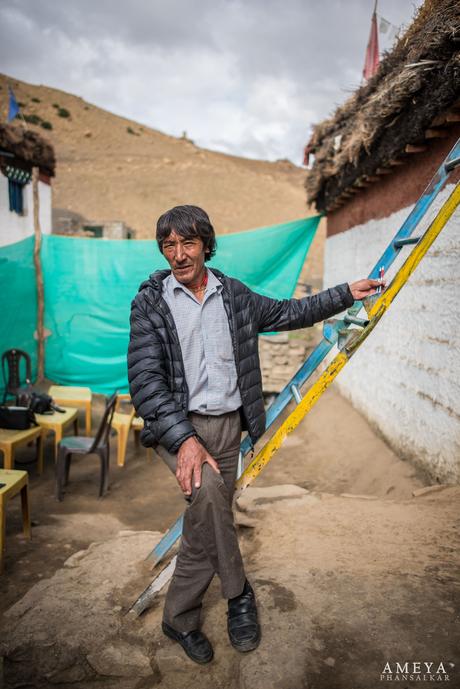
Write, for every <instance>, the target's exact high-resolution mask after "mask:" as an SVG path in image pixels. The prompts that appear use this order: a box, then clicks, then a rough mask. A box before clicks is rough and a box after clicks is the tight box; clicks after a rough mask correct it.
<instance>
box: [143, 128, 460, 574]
mask: <svg viewBox="0 0 460 689" xmlns="http://www.w3.org/2000/svg"><path fill="white" fill-rule="evenodd" d="M459 157H460V139H459V140H458V141H457V142H456V144H455V145H454V146H453V148H452V149H451V151H450V152H449V153H448V155H447V156H446V158H445V159H444V160H443V162H442V164H441V165H440V167H439V168H438V170H437V171H436V173H435V174H434V176H433V178H432V179H431V181H430V182H429V184H428V186H427V187H426V189H425V191H424V192H423V194H422V195H421V196H420V198H419V199H418V200H417V202H416V204H415V206H414V208H413V209H412V211H411V212H410V213H409V215H408V216H407V218H406V220H405V221H404V222H403V224H402V225H401V227H400V229H399V230H398V231H397V232H396V234H395V235H394V237H393V239H392V240H391V242H390V243H389V244H388V246H387V248H386V249H385V251H384V252H383V254H382V255H381V256H380V258H379V259H378V261H377V262H376V264H375V265H374V267H373V268H372V270H371V271H370V273H369V278H373V279H378V277H379V269H380V267H381V266H384V268H385V273H386V272H387V271H388V268H389V267H390V266H391V265H392V263H393V262H394V261H395V259H396V258H397V256H398V255H399V252H400V251H401V249H402V248H404V246H406V245H407V244H413V243H416V242H417V238H412V237H411V235H412V233H413V232H414V230H415V229H416V228H417V227H418V225H419V223H420V221H421V220H422V219H423V217H424V216H425V214H426V213H427V211H428V209H429V208H430V206H431V205H432V203H433V201H434V200H435V198H436V197H437V195H438V194H439V192H440V191H441V190H442V189H443V187H444V186H445V185H446V183H447V181H448V179H449V176H450V174H451V172H452V171H453V170H454V169H455V167H456V165H458V159H459ZM409 238H410V240H409ZM362 307H363V304H362V302H360V301H358V302H355V303H354V304H353V306H352V307H351V308H349V309H348V311H347V314H346V315H345V316H344V318H343V319H342V320H334V321H327V322H326V323H325V324H324V327H323V339H322V340H321V341H320V342H319V344H318V345H317V346H316V347H315V349H314V350H313V351H312V353H311V354H310V355H309V357H308V358H307V360H306V361H305V363H304V364H303V365H302V366H301V368H300V369H299V370H298V371H297V373H296V374H295V375H294V376H293V378H291V380H290V381H289V383H288V384H287V385H286V386H285V387H284V388H283V390H282V391H281V392H280V393H279V394H278V395H277V397H276V399H275V400H274V401H273V403H272V404H271V405H270V407H269V408H268V409H267V414H266V430H267V429H268V428H270V426H271V425H272V424H273V422H274V421H275V420H276V419H277V418H278V416H279V415H280V414H281V412H282V411H283V410H284V409H285V408H286V406H287V405H288V404H289V403H290V402H291V401H292V400H293V399H294V400H295V401H296V402H297V403H298V402H299V399H300V395H301V393H300V390H301V388H302V386H303V385H304V384H305V383H306V382H307V380H308V379H309V378H310V376H311V375H312V374H313V373H314V371H315V370H316V369H317V367H318V366H319V364H320V363H321V362H322V361H323V360H324V358H325V357H326V356H327V354H329V352H330V351H331V349H332V348H333V347H334V345H335V344H337V341H338V339H339V337H340V333H341V332H342V333H343V331H344V330H346V329H347V328H349V326H350V325H351V324H352V323H353V322H354V321H353V320H352V319H353V318H355V317H356V316H357V314H358V313H359V311H360V310H361V308H362ZM364 322H365V321H363V323H364ZM251 450H252V444H251V440H250V438H249V436H246V437H245V438H244V439H243V440H242V442H241V456H242V457H243V458H244V457H245V456H246V455H247V454H248V453H249V452H250V451H251ZM182 523H183V514H182V515H181V516H180V517H179V518H178V519H177V520H176V521H175V522H174V524H173V525H172V526H171V528H170V529H169V530H168V531H167V533H166V534H165V535H164V536H163V538H162V539H161V540H160V541H159V543H158V544H157V545H156V546H155V548H154V549H153V550H152V551H151V552H150V553H149V554H148V556H147V558H146V559H148V560H151V561H152V562H153V564H154V565H156V564H158V563H159V562H161V560H162V559H163V558H164V557H165V555H166V554H167V553H168V552H169V551H170V550H171V548H172V547H173V546H174V544H175V543H176V542H177V540H178V539H179V538H180V536H181V533H182Z"/></svg>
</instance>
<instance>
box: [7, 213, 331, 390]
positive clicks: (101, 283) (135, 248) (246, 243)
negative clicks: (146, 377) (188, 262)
mask: <svg viewBox="0 0 460 689" xmlns="http://www.w3.org/2000/svg"><path fill="white" fill-rule="evenodd" d="M319 220H320V217H319V216H314V217H312V218H307V219H303V220H297V221H293V222H289V223H284V224H282V225H274V226H271V227H266V228H260V229H257V230H250V231H247V232H240V233H235V234H230V235H223V236H219V237H218V243H217V253H216V256H215V257H214V259H213V260H212V262H210V263H209V265H210V266H215V267H216V268H219V270H222V271H223V272H224V273H226V274H228V275H231V276H233V277H236V278H238V279H240V280H242V281H243V282H245V284H247V285H248V286H249V287H251V288H252V289H254V290H256V291H258V292H260V293H261V294H264V295H266V296H270V297H275V298H278V299H283V298H288V297H291V296H292V294H293V291H294V289H295V285H296V283H297V280H298V278H299V274H300V271H301V269H302V266H303V263H304V260H305V257H306V255H307V252H308V249H309V247H310V244H311V242H312V240H313V237H314V235H315V232H316V229H317V227H318V223H319ZM19 249H20V250H19ZM14 251H16V252H17V255H18V264H17V268H18V269H19V266H20V265H23V264H25V263H27V261H28V263H27V265H29V264H30V266H32V251H33V239H32V238H31V239H30V240H26V241H25V242H20V243H18V244H15V245H13V246H10V247H7V249H5V248H2V249H0V259H1V258H3V257H5V256H6V252H9V253H10V254H13V253H14ZM27 256H28V258H27ZM3 265H4V264H3V263H2V262H1V261H0V278H1V282H2V284H5V285H6V281H7V280H8V279H10V278H9V275H10V273H11V269H7V270H6V271H5V273H4V272H3V270H2V266H3ZM8 265H9V263H8V261H7V262H6V263H5V266H8ZM42 265H43V275H44V282H45V327H46V328H47V329H48V330H49V331H51V335H50V336H49V337H48V338H47V339H46V347H45V373H46V376H47V378H49V379H51V380H53V381H55V382H57V383H60V384H64V385H86V386H89V387H91V388H92V390H93V391H94V392H102V393H111V392H113V391H114V390H116V389H118V390H119V391H120V392H121V391H126V390H127V389H128V384H127V373H126V351H127V346H128V339H129V313H130V305H131V300H132V299H133V297H134V296H135V294H136V292H137V289H138V287H139V284H140V283H141V282H142V281H143V280H145V279H146V278H147V277H148V276H149V274H150V273H152V272H153V271H154V270H156V269H158V268H167V267H168V264H167V262H166V260H165V259H164V258H163V256H162V255H161V254H160V252H159V250H158V248H157V244H156V242H155V241H153V240H96V239H81V238H70V237H59V236H54V235H45V236H43V245H42ZM10 268H11V267H10ZM13 272H14V271H13ZM22 272H24V275H23V276H22V278H21V279H20V282H21V286H22V287H21V290H22V291H20V292H18V293H16V290H15V289H13V288H10V286H9V285H7V289H6V293H7V294H6V299H7V301H8V312H9V313H10V318H11V319H12V320H13V321H14V316H13V314H15V313H17V311H18V310H19V309H22V308H23V298H24V290H25V289H26V287H25V283H27V285H28V286H27V289H28V292H29V293H30V296H31V303H30V305H29V306H27V308H26V309H25V310H24V313H21V319H20V324H18V325H20V327H16V323H15V322H12V323H11V331H10V332H9V333H8V339H7V340H6V335H5V333H4V332H3V333H2V335H0V346H1V348H2V351H4V350H5V349H7V348H8V347H10V346H13V345H14V346H16V347H21V348H24V349H27V351H29V352H35V347H36V345H35V343H34V341H33V340H32V335H33V331H34V330H35V314H36V307H35V287H34V276H33V269H31V270H28V271H27V273H26V271H22ZM14 281H16V282H18V279H17V278H14V280H13V282H14ZM19 294H21V295H22V296H21V297H19ZM32 302H33V303H32ZM6 344H8V347H7V346H6Z"/></svg>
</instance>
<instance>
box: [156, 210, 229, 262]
mask: <svg viewBox="0 0 460 689" xmlns="http://www.w3.org/2000/svg"><path fill="white" fill-rule="evenodd" d="M173 230H175V231H176V232H177V234H179V235H180V236H181V237H199V239H201V240H202V242H203V244H204V251H205V259H204V260H205V261H209V259H210V258H212V257H213V256H214V254H215V253H216V248H217V243H216V235H215V232H214V228H213V226H212V225H211V221H210V219H209V216H208V214H207V213H206V211H204V210H203V209H202V208H199V207H198V206H175V207H174V208H171V210H169V211H166V213H163V215H161V216H160V217H159V218H158V222H157V236H156V239H157V242H158V247H159V249H160V251H161V253H163V242H164V240H165V239H166V237H169V235H170V234H171V232H172V231H173Z"/></svg>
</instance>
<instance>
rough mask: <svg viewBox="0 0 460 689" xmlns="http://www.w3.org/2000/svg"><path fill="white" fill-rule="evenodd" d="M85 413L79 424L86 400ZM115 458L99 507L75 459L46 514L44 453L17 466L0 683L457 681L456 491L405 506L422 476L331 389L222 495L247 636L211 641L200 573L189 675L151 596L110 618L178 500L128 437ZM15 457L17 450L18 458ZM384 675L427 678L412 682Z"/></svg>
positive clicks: (220, 616)
mask: <svg viewBox="0 0 460 689" xmlns="http://www.w3.org/2000/svg"><path fill="white" fill-rule="evenodd" d="M95 406H96V409H95V414H94V418H95V420H96V418H97V416H98V414H99V413H100V410H101V408H102V404H101V401H100V400H99V401H98V403H97V404H96V405H95ZM115 449H116V448H115V442H113V443H112V465H111V488H110V493H109V495H108V496H107V497H106V498H104V499H98V498H97V490H98V486H97V478H98V467H97V464H96V461H92V460H91V458H87V459H85V460H81V461H79V462H78V461H77V462H75V466H72V470H71V482H70V484H69V489H68V492H67V493H66V496H65V499H64V501H63V502H62V503H58V502H56V501H55V499H54V495H53V488H54V462H53V456H52V443H51V442H48V443H47V446H46V460H45V472H44V474H43V475H42V476H37V474H36V468H35V465H34V464H33V463H31V464H29V465H27V466H28V469H29V472H30V481H31V489H32V490H31V505H32V519H33V523H34V526H33V530H32V532H33V538H32V541H31V542H30V543H29V542H27V541H25V540H24V539H23V538H22V536H21V518H20V510H19V504H18V501H17V500H14V501H12V502H11V503H10V504H9V505H8V516H7V548H6V572H5V574H4V575H3V577H2V579H1V588H0V592H1V608H2V612H4V613H5V616H4V618H3V623H2V631H1V639H2V648H1V652H2V655H3V656H4V671H5V686H6V687H23V688H24V687H27V688H32V687H34V688H37V689H38V688H41V687H46V688H47V689H49V688H50V687H56V686H58V687H62V689H65V688H66V687H74V688H75V689H92V687H103V688H104V689H106V688H108V689H111V688H112V687H113V688H114V689H115V688H116V689H131V688H133V689H147V688H148V687H161V688H164V689H169V688H171V689H173V688H174V689H176V688H177V689H179V688H181V687H188V688H189V689H195V687H200V689H208V687H209V689H211V688H212V689H215V688H216V687H225V689H249V687H251V689H258V688H259V687H260V688H261V689H262V687H263V688H264V689H272V688H273V689H302V688H308V689H326V688H327V689H361V688H363V689H372V688H373V687H380V686H382V683H383V684H388V681H389V678H388V676H386V675H383V677H382V672H383V670H384V667H385V664H386V663H387V662H389V663H390V666H391V667H392V668H395V664H396V663H397V662H399V663H401V664H404V663H405V662H409V663H412V662H421V663H422V664H423V662H428V663H429V662H433V663H434V665H433V667H438V665H439V663H440V662H443V664H444V669H445V671H446V675H447V674H448V675H449V680H448V681H449V686H451V687H453V686H460V669H459V663H460V656H459V648H460V643H459V642H460V632H459V627H458V622H459V611H460V605H459V603H460V596H459V578H458V573H459V558H458V546H459V545H460V510H459V508H458V498H459V496H460V488H459V487H449V488H445V489H443V490H439V491H437V492H430V493H427V494H426V495H420V496H418V497H414V496H413V494H412V493H413V491H414V490H415V491H416V490H417V489H420V488H421V487H423V486H424V485H427V484H428V483H429V481H428V480H427V477H424V476H423V475H420V474H418V473H417V472H416V471H415V469H414V468H413V467H412V466H411V465H410V464H409V463H407V462H404V461H401V460H400V459H399V458H398V457H396V455H395V454H394V453H393V452H392V451H391V450H390V449H389V448H388V446H387V445H386V444H385V443H384V442H383V440H382V439H381V438H380V437H379V436H378V435H377V434H376V433H375V432H374V431H373V430H372V429H371V428H370V427H369V425H368V423H367V422H366V421H365V420H364V418H363V417H361V416H360V415H359V414H358V413H357V412H356V411H355V410H353V408H352V407H351V406H350V404H349V403H348V402H347V401H346V400H344V399H343V398H342V397H341V396H340V395H339V394H338V393H337V392H336V391H334V390H329V391H328V392H327V393H326V394H325V395H324V398H323V399H322V400H321V401H320V402H319V403H318V405H317V406H316V407H315V408H314V410H313V411H312V413H311V414H310V415H309V416H308V417H307V418H306V419H305V420H304V422H303V423H302V424H301V426H300V427H299V428H298V429H297V431H296V432H295V433H294V434H293V435H292V436H290V437H289V438H288V439H287V441H286V443H285V444H284V446H283V448H282V449H281V451H280V452H279V453H278V455H277V456H276V457H275V458H274V459H273V460H272V461H271V463H270V464H269V466H268V467H267V468H266V470H265V472H264V473H263V474H262V475H261V476H260V477H259V478H258V480H257V482H256V483H255V486H254V488H249V489H248V490H247V491H246V492H245V493H244V494H243V496H242V498H241V499H240V503H239V511H238V515H239V518H241V516H242V517H243V518H244V520H246V521H247V522H248V523H250V524H251V526H250V527H248V526H246V527H240V529H239V532H240V538H241V545H242V549H243V553H244V557H245V562H246V565H247V572H248V576H249V578H250V579H251V581H252V582H253V584H254V586H255V589H256V593H257V596H258V601H259V609H260V616H261V621H262V628H263V641H262V643H261V646H260V647H259V649H258V650H257V651H255V652H254V653H251V654H247V655H243V656H242V655H240V654H238V653H236V652H235V651H234V650H233V649H232V648H231V647H230V646H229V644H228V640H227V638H226V630H225V624H226V623H225V603H224V601H222V600H221V599H220V595H219V588H218V582H217V580H216V581H215V582H213V584H212V586H211V589H210V591H209V593H208V595H207V599H206V606H205V611H204V613H205V614H204V629H205V631H206V633H207V634H208V635H209V637H210V638H211V640H212V642H213V644H214V646H215V660H214V661H213V662H212V663H211V664H210V665H209V666H206V667H199V666H196V665H194V664H193V663H191V662H190V661H188V660H187V659H186V658H185V657H183V656H182V652H181V651H180V649H177V648H176V646H175V645H174V644H173V643H172V642H170V641H169V640H167V639H165V638H164V637H163V636H162V634H161V631H160V629H159V623H160V619H161V607H162V599H163V596H164V593H162V594H161V595H160V597H159V600H158V601H157V603H156V604H155V605H154V606H153V608H152V609H151V610H149V611H148V612H146V613H145V614H144V615H142V616H141V617H140V618H134V619H133V617H132V615H126V612H127V611H128V609H129V607H130V605H131V604H132V603H133V602H134V600H135V598H136V597H137V595H139V593H140V592H141V591H142V590H143V588H144V586H145V585H147V584H148V583H149V581H150V580H151V578H152V575H151V573H150V569H149V567H148V566H147V564H146V563H145V562H144V558H145V556H146V555H147V554H148V552H149V551H150V549H151V548H152V547H153V546H154V545H155V542H156V541H157V540H158V538H159V537H160V533H162V532H164V531H165V530H166V529H167V528H168V526H169V525H170V524H171V523H172V522H173V521H174V519H175V518H176V517H177V515H178V514H179V512H180V511H181V510H182V508H183V499H182V497H181V495H180V492H179V489H178V487H177V485H176V482H175V479H174V477H173V476H172V475H171V474H170V473H169V472H168V470H167V469H166V467H165V466H164V465H163V463H162V462H161V460H160V459H159V457H158V456H156V455H155V456H154V457H153V459H152V458H148V457H147V453H146V451H145V450H144V449H140V450H137V449H136V448H135V447H134V444H133V443H131V444H130V447H129V450H128V456H127V461H126V465H125V467H124V468H119V467H117V466H116V464H115V458H114V451H115ZM32 459H33V448H26V449H25V450H24V451H23V452H21V453H20V454H19V455H18V460H19V461H20V462H24V461H29V460H32ZM17 468H19V463H18V466H17ZM422 667H423V665H422ZM439 677H440V678H441V679H438V680H437V681H447V680H446V678H445V675H439ZM391 681H395V682H398V686H405V687H409V686H420V685H421V684H424V682H430V681H431V682H432V681H436V680H433V679H432V680H430V678H429V677H428V675H426V673H425V677H424V678H423V677H422V679H420V676H418V679H417V677H416V676H415V675H414V676H413V679H412V681H411V680H409V679H408V680H406V681H405V682H403V681H402V680H400V679H396V676H395V675H393V677H392V678H391Z"/></svg>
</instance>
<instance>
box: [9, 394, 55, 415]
mask: <svg viewBox="0 0 460 689" xmlns="http://www.w3.org/2000/svg"><path fill="white" fill-rule="evenodd" d="M16 403H17V404H20V405H23V406H28V407H29V409H30V410H31V411H33V412H35V413H36V414H54V412H55V411H58V412H61V413H64V409H61V408H60V407H58V406H57V404H55V403H54V402H53V398H52V397H50V396H49V395H47V394H46V393H45V392H34V391H33V390H32V391H30V390H23V391H21V392H20V393H19V394H18V395H17V397H16Z"/></svg>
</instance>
